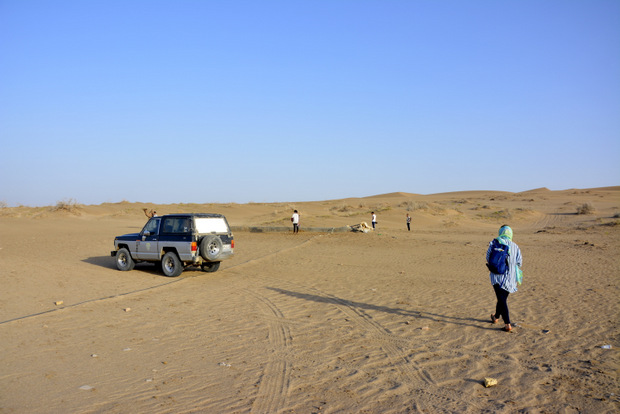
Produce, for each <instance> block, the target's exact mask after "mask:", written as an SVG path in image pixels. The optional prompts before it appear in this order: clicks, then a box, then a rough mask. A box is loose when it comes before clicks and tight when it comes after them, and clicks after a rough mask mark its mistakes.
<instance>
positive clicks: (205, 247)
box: [200, 236, 223, 261]
mask: <svg viewBox="0 0 620 414" xmlns="http://www.w3.org/2000/svg"><path fill="white" fill-rule="evenodd" d="M222 247H223V246H222V240H221V239H220V238H219V237H217V236H205V237H204V238H203V239H202V241H201V242H200V255H201V256H202V258H203V259H205V260H210V261H215V260H217V259H219V257H220V256H221V255H222Z"/></svg>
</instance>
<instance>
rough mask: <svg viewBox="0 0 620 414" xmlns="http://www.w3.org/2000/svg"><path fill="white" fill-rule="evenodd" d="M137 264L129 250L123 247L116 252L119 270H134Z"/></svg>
mask: <svg viewBox="0 0 620 414" xmlns="http://www.w3.org/2000/svg"><path fill="white" fill-rule="evenodd" d="M135 265H136V262H134V260H133V259H132V258H131V253H129V250H127V249H126V248H124V247H123V248H122V249H120V250H119V251H118V252H116V268H117V269H118V270H121V271H123V272H126V271H128V270H132V269H133V268H134V266H135Z"/></svg>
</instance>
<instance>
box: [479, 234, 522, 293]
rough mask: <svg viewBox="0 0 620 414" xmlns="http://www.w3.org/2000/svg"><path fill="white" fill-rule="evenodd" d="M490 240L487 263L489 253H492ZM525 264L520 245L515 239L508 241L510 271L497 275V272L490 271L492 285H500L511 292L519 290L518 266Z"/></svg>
mask: <svg viewBox="0 0 620 414" xmlns="http://www.w3.org/2000/svg"><path fill="white" fill-rule="evenodd" d="M492 243H493V241H492V240H491V241H490V242H489V248H488V249H487V263H488V262H489V255H490V254H491V244H492ZM522 265H523V259H522V257H521V250H520V249H519V246H517V244H516V243H515V242H513V241H510V240H509V241H508V271H507V272H506V274H504V275H497V274H495V273H489V276H490V278H491V284H492V285H499V287H501V288H502V289H504V290H505V291H507V292H509V293H514V292H516V291H517V266H518V267H521V266H522Z"/></svg>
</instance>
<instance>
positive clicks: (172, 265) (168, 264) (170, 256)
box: [161, 252, 183, 277]
mask: <svg viewBox="0 0 620 414" xmlns="http://www.w3.org/2000/svg"><path fill="white" fill-rule="evenodd" d="M161 270H162V272H164V275H166V276H168V277H177V276H179V275H180V274H181V273H183V263H181V260H180V259H179V256H177V255H176V253H175V252H168V253H166V254H165V255H164V257H163V258H162V259H161Z"/></svg>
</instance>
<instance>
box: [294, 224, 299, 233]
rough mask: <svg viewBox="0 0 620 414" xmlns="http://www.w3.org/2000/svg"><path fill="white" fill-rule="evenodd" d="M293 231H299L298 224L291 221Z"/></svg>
mask: <svg viewBox="0 0 620 414" xmlns="http://www.w3.org/2000/svg"><path fill="white" fill-rule="evenodd" d="M293 233H299V224H297V223H293Z"/></svg>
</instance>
